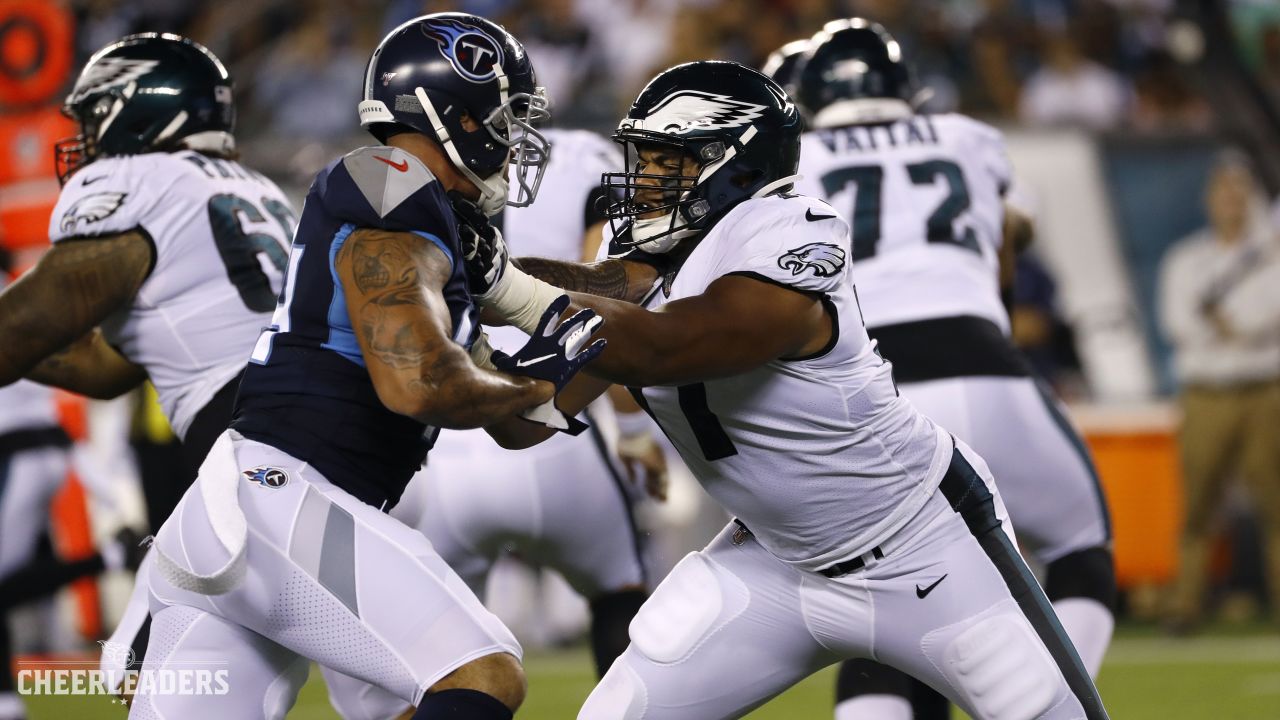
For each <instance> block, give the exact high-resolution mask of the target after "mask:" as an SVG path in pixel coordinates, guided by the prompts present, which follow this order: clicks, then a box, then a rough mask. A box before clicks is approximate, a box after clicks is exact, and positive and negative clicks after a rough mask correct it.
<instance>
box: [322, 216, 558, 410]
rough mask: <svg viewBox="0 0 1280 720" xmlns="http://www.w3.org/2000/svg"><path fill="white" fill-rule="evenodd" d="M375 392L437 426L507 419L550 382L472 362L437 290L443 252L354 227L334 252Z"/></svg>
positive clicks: (403, 236)
mask: <svg viewBox="0 0 1280 720" xmlns="http://www.w3.org/2000/svg"><path fill="white" fill-rule="evenodd" d="M335 266H336V268H337V271H338V279H339V280H340V281H341V283H342V288H343V291H344V292H345V294H346V298H347V312H348V313H349V314H350V316H351V325H352V327H353V328H354V329H355V334H356V338H357V339H358V340H359V343H360V351H361V353H362V354H363V355H364V359H365V363H366V365H367V367H368V369H369V376H370V378H372V380H373V387H374V389H375V390H376V391H377V393H378V398H379V399H380V400H382V403H383V404H384V405H386V406H387V408H388V409H390V410H391V411H392V412H397V413H400V414H401V415H408V416H409V417H412V418H414V419H415V420H418V421H419V422H423V423H426V424H428V425H434V426H436V427H442V428H455V429H460V428H474V427H483V426H486V425H491V424H493V423H496V422H499V421H503V420H507V419H509V418H511V417H513V416H514V415H516V414H517V413H519V412H521V411H523V410H527V409H529V408H532V407H535V406H537V405H540V404H542V403H544V402H546V401H547V400H550V399H551V397H552V395H554V394H555V386H554V385H552V384H551V383H549V382H543V381H540V380H533V379H531V378H526V377H517V376H511V375H506V374H503V373H499V372H493V371H489V370H484V369H481V368H479V367H477V366H476V364H475V363H474V362H472V360H471V356H470V355H469V354H468V353H467V351H466V350H465V349H463V348H462V346H460V345H458V344H457V343H455V342H454V341H453V340H452V326H451V323H450V319H449V310H448V306H447V305H446V304H445V300H444V296H443V295H441V290H442V289H443V288H444V286H445V283H446V282H448V279H449V273H450V271H451V267H450V264H449V258H448V257H446V256H445V254H444V253H443V252H442V251H441V250H440V249H439V248H437V247H436V246H435V245H433V244H431V243H430V242H427V241H425V240H423V239H422V238H421V237H418V236H417V235H413V234H411V233H403V232H389V231H385V230H374V229H368V228H366V229H361V230H357V231H355V232H353V233H352V234H351V236H350V237H348V238H347V241H346V243H345V244H343V246H342V249H341V250H339V251H338V255H337V258H336V259H335Z"/></svg>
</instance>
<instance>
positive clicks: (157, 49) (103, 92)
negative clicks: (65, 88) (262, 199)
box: [55, 33, 236, 183]
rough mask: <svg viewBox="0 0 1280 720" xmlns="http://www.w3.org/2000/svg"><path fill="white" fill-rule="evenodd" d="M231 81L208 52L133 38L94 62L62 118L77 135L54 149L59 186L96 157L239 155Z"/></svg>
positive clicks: (178, 42)
mask: <svg viewBox="0 0 1280 720" xmlns="http://www.w3.org/2000/svg"><path fill="white" fill-rule="evenodd" d="M231 88H232V82H231V76H230V75H229V74H227V69H226V68H225V67H223V65H222V63H221V62H220V61H219V60H218V58H217V57H215V56H214V54H213V53H211V52H209V50H207V49H206V48H205V47H204V46H203V45H201V44H200V43H197V42H195V41H194V40H190V39H188V38H185V37H182V36H180V35H172V34H169V33H139V34H137V35H129V36H127V37H124V38H122V39H120V40H119V41H117V42H114V43H112V44H110V45H108V46H107V47H105V48H103V49H101V50H99V51H98V52H96V53H94V54H93V57H91V58H89V62H87V63H86V64H85V66H84V70H82V71H81V72H80V77H79V78H78V79H77V80H76V84H75V86H74V87H72V89H71V93H70V94H69V95H67V99H66V101H65V102H64V103H63V106H62V112H63V114H64V115H66V116H67V117H69V118H71V119H72V120H75V121H76V123H77V124H79V126H80V134H79V135H77V136H75V137H73V138H68V139H65V140H61V141H59V142H58V143H57V145H56V146H55V157H56V161H57V168H58V179H59V180H60V181H62V182H64V183H65V182H66V180H67V178H69V177H71V175H72V174H73V173H74V172H75V171H76V170H78V169H80V168H81V167H83V166H85V165H87V164H88V163H90V162H93V161H94V160H95V159H97V158H99V157H112V156H117V155H139V154H142V153H149V152H169V151H174V150H180V149H184V148H185V149H191V150H199V151H202V152H211V153H216V154H220V155H230V154H232V153H233V152H234V151H235V138H234V137H233V136H232V134H231V133H232V131H233V130H234V129H235V121H236V110H235V104H234V102H233V100H232V97H231Z"/></svg>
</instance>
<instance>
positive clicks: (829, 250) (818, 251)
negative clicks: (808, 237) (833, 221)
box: [778, 242, 845, 277]
mask: <svg viewBox="0 0 1280 720" xmlns="http://www.w3.org/2000/svg"><path fill="white" fill-rule="evenodd" d="M844 258H845V254H844V248H842V247H840V246H839V245H832V244H831V243H823V242H816V243H809V244H808V245H804V246H802V247H798V248H796V249H795V250H791V251H788V252H787V253H786V254H785V255H783V256H782V257H780V258H778V267H780V268H782V269H783V270H790V271H791V274H792V275H799V274H800V273H802V272H804V271H805V270H806V269H809V268H812V269H813V274H814V275H817V276H818V277H831V276H833V275H835V274H837V273H839V272H840V269H841V268H843V267H844Z"/></svg>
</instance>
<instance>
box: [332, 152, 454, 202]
mask: <svg viewBox="0 0 1280 720" xmlns="http://www.w3.org/2000/svg"><path fill="white" fill-rule="evenodd" d="M342 166H343V168H345V169H346V171H347V174H348V175H350V176H351V181H352V183H353V184H354V185H355V186H356V188H357V189H359V190H360V193H361V194H362V195H364V198H365V200H367V201H368V203H369V207H371V208H373V210H374V212H376V213H378V215H379V216H380V217H386V216H387V215H388V214H390V213H391V211H392V210H394V209H395V208H396V207H397V206H399V205H400V203H402V202H404V201H405V200H406V199H408V198H409V196H411V195H413V194H414V193H415V192H417V191H418V190H419V189H421V188H423V187H425V186H427V185H429V184H431V183H433V182H435V181H436V176H435V175H433V174H431V171H430V170H428V169H427V166H426V165H424V164H423V163H422V161H421V160H419V159H418V158H416V157H414V156H413V155H410V154H409V153H407V152H405V151H404V150H401V149H399V148H393V147H363V148H360V149H358V150H353V151H351V152H350V153H347V155H346V156H345V157H343V158H342Z"/></svg>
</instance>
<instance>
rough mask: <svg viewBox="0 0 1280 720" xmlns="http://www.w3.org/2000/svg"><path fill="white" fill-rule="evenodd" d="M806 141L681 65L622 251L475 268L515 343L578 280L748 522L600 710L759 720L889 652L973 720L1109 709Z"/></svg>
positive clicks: (660, 96) (636, 165)
mask: <svg viewBox="0 0 1280 720" xmlns="http://www.w3.org/2000/svg"><path fill="white" fill-rule="evenodd" d="M800 124H801V122H800V116H799V113H798V112H797V110H796V108H795V106H794V105H793V104H792V102H791V101H790V100H789V99H788V97H787V95H786V94H785V93H784V92H783V90H782V88H780V87H779V86H778V85H777V84H776V83H774V82H773V81H771V80H769V79H768V78H767V77H765V76H764V75H762V74H760V73H758V72H756V71H755V70H752V69H749V68H746V67H743V66H741V65H738V64H736V63H730V62H715V61H705V62H694V63H689V64H685V65H679V66H676V67H674V68H671V69H669V70H667V71H665V72H663V73H661V74H660V75H658V76H657V77H656V78H655V79H654V80H652V81H651V82H650V83H649V85H648V86H647V87H646V88H645V89H644V90H643V91H642V92H641V93H640V96H639V97H638V98H637V100H636V101H635V103H634V105H632V108H631V110H630V112H629V113H628V115H627V117H626V118H625V119H623V120H622V122H621V124H620V125H619V127H618V131H617V133H616V135H615V139H617V140H618V141H619V142H621V143H623V144H624V146H625V148H626V151H627V159H628V164H627V166H626V168H627V170H626V171H625V172H620V173H611V174H609V175H607V176H606V179H605V184H606V186H607V187H611V188H615V189H617V190H620V191H621V192H622V193H623V198H622V200H620V201H619V202H618V203H616V204H614V205H613V206H612V207H611V208H610V216H611V218H612V219H613V220H615V221H616V222H617V227H616V228H615V237H614V240H613V242H612V243H611V248H612V252H611V255H610V259H608V260H605V261H604V262H601V263H599V264H596V265H585V266H584V265H573V264H568V263H562V262H555V261H551V260H541V259H540V260H536V261H529V260H524V259H522V260H521V261H520V263H519V266H518V267H517V266H515V265H512V264H511V263H504V262H503V258H504V257H505V253H504V251H503V249H502V248H501V246H500V243H497V242H493V243H491V244H490V245H485V244H484V243H480V244H478V247H479V248H481V249H478V250H477V251H476V252H475V253H474V257H475V260H474V261H473V262H472V263H471V267H472V270H471V275H472V277H475V278H477V282H476V283H475V286H474V289H476V290H477V291H480V292H481V296H480V297H481V300H482V302H483V303H484V304H485V305H486V306H487V307H488V308H489V309H490V310H492V311H494V312H497V313H498V314H500V315H501V316H502V317H504V318H506V319H507V320H508V321H510V322H512V323H513V324H515V325H516V326H517V327H521V328H524V329H526V330H533V329H535V328H536V326H537V324H538V322H539V318H540V317H541V316H542V314H543V313H544V312H545V311H546V309H547V308H552V309H557V308H559V307H560V306H559V305H558V304H557V298H559V297H561V293H562V292H564V290H562V289H561V288H567V289H569V290H571V291H575V292H572V293H571V295H570V297H571V299H572V301H573V302H572V307H577V308H591V309H594V310H596V312H598V313H599V314H600V316H601V317H603V318H605V319H606V320H605V322H606V325H605V327H606V329H605V330H604V332H603V333H602V335H603V336H604V337H607V338H608V339H609V346H608V348H607V349H606V350H605V351H604V352H603V353H602V354H601V355H600V357H599V358H598V359H597V360H596V361H595V363H593V365H592V366H591V367H590V368H589V372H590V373H591V374H593V375H595V376H597V377H596V378H595V379H594V382H596V383H597V384H598V383H602V382H614V383H622V384H626V385H629V386H631V387H634V388H636V392H637V397H638V398H639V399H640V400H641V401H642V404H643V405H644V406H645V407H646V408H647V409H648V410H649V411H650V412H651V413H652V414H653V416H654V417H655V418H656V419H657V421H658V424H659V425H660V426H661V427H662V428H663V430H664V431H665V432H666V433H667V434H668V435H669V436H670V437H671V439H672V441H673V442H674V444H675V445H676V447H677V449H678V450H679V452H680V455H681V457H682V458H683V459H684V461H685V463H686V464H687V465H688V466H689V468H690V469H691V470H692V471H693V473H694V475H695V476H697V477H698V479H699V480H700V481H701V482H702V483H703V485H704V486H705V488H706V490H707V492H708V493H710V494H711V495H712V496H713V497H715V498H716V499H717V500H719V501H720V502H721V504H723V505H724V506H725V507H726V508H727V509H728V510H729V511H730V512H732V513H733V514H734V515H736V518H737V519H736V521H735V522H733V523H730V524H729V525H728V526H727V527H726V528H725V529H724V530H723V532H721V534H720V535H719V536H718V537H716V538H715V539H714V540H713V541H712V542H711V544H710V545H709V546H708V547H707V548H706V549H704V550H703V551H701V552H697V553H693V554H691V555H689V556H688V557H686V558H685V559H684V560H683V561H681V562H680V564H678V565H677V566H676V567H675V568H674V569H673V570H672V571H671V574H670V575H668V576H667V578H666V579H665V580H664V581H663V582H662V584H661V585H660V586H659V587H658V588H657V590H656V591H655V592H654V594H653V596H652V597H650V599H649V600H648V601H647V602H646V603H645V605H644V607H642V608H641V610H640V612H639V614H638V615H637V616H636V619H635V620H634V621H633V622H632V624H631V645H630V646H629V647H628V649H627V650H626V652H624V653H623V654H622V656H621V657H619V658H618V660H617V661H616V662H615V663H614V664H613V666H612V667H611V668H610V669H609V672H608V673H606V675H605V677H604V679H603V680H602V681H601V682H600V684H599V685H598V686H597V687H596V689H595V690H594V691H593V692H592V694H591V696H590V697H589V698H588V699H587V701H586V704H585V705H584V707H583V708H582V710H581V712H580V714H579V717H580V718H584V719H587V720H595V719H597V718H618V717H626V718H633V719H639V718H672V719H674V718H688V719H690V720H693V719H695V718H696V719H697V720H710V719H713V718H730V717H739V716H741V715H743V714H745V713H746V712H748V711H749V710H751V709H752V708H754V707H756V706H758V705H760V704H762V703H764V702H765V701H767V700H768V699H769V698H771V697H773V696H774V695H776V694H777V693H779V692H781V691H783V690H784V689H786V688H787V687H789V686H791V685H792V684H794V683H795V682H797V681H799V680H800V679H801V678H803V677H805V676H806V675H808V674H810V673H812V672H814V671H815V670H817V669H819V668H821V667H823V666H825V665H829V664H832V663H835V662H838V661H840V660H844V659H849V658H856V657H875V658H878V659H879V660H881V661H883V662H886V663H888V664H890V665H892V666H893V667H895V668H898V669H900V670H903V671H905V672H907V673H908V674H910V675H913V676H915V677H918V678H921V679H923V680H925V681H927V682H928V683H929V684H930V685H933V686H934V687H937V688H939V689H941V690H942V691H944V693H945V694H946V695H947V696H948V697H949V698H950V699H951V700H952V701H954V702H956V703H958V704H959V705H960V706H961V707H963V708H964V710H965V711H967V712H968V713H969V714H970V715H971V716H972V717H974V718H979V719H982V718H997V717H998V718H1007V717H1018V718H1080V717H1087V718H1091V719H1096V718H1105V717H1106V713H1105V711H1104V710H1103V707H1102V703H1101V700H1100V699H1099V697H1098V694H1097V691H1096V690H1095V688H1094V687H1093V683H1092V681H1091V680H1090V678H1089V675H1088V673H1086V672H1085V670H1084V668H1083V666H1082V665H1081V663H1080V659H1079V657H1078V656H1077V655H1076V653H1075V650H1074V648H1073V647H1072V646H1071V643H1070V640H1068V639H1067V638H1066V636H1065V635H1064V634H1063V633H1062V629H1061V626H1060V625H1059V624H1058V621H1057V618H1056V616H1055V615H1054V613H1053V609H1052V608H1051V607H1050V606H1049V604H1048V601H1047V600H1046V599H1045V597H1044V593H1043V591H1041V589H1040V586H1039V585H1038V584H1037V583H1036V581H1035V579H1034V577H1033V576H1032V575H1031V573H1030V571H1029V570H1028V569H1027V567H1026V565H1025V564H1024V563H1023V561H1022V559H1021V557H1020V556H1019V555H1018V553H1017V550H1016V549H1015V547H1014V544H1013V540H1012V534H1011V531H1010V530H1009V529H1008V527H1007V523H1006V522H1005V514H1004V508H1003V505H1002V503H1001V502H1000V500H999V494H998V493H997V492H996V490H995V487H994V485H993V483H992V481H991V477H990V474H989V472H988V471H987V469H986V466H985V464H984V463H983V462H982V461H981V459H980V458H979V457H978V456H977V455H976V454H974V453H973V452H972V451H971V450H969V448H968V447H967V446H966V445H965V444H964V443H963V442H959V441H956V440H954V439H953V438H952V436H951V435H950V434H948V433H947V432H946V431H944V430H942V429H940V428H939V427H938V426H936V425H935V424H934V423H933V422H931V421H930V420H929V419H927V418H926V417H925V416H924V415H922V414H920V413H919V412H917V411H916V410H915V409H914V408H913V407H912V406H911V404H910V403H908V402H907V401H906V400H905V399H904V398H902V397H901V396H899V394H898V393H897V391H896V389H895V387H894V385H893V379H892V371H891V366H890V365H889V364H888V363H887V362H885V361H883V360H882V359H881V358H880V357H879V356H878V355H877V354H876V353H875V351H874V346H873V344H872V343H871V341H870V339H869V338H868V337H867V333H866V330H865V328H864V327H863V324H862V317H861V313H860V312H859V309H858V304H857V299H856V296H855V293H854V287H853V282H852V279H851V275H850V272H849V263H850V260H851V255H852V254H853V248H852V247H851V245H850V241H849V226H848V225H847V224H846V223H845V222H844V220H842V219H841V218H840V217H839V215H837V214H836V213H835V212H834V211H833V210H832V209H831V207H830V206H829V205H827V204H826V203H824V202H822V201H821V200H816V199H812V198H809V197H805V196H801V195H795V194H791V193H790V192H788V190H789V188H790V187H791V185H792V183H793V182H794V181H795V176H794V174H793V173H794V172H795V169H796V163H797V160H798V155H799V150H800ZM485 237H486V236H485V235H482V234H478V235H477V238H485ZM498 270H503V271H502V272H498ZM533 275H537V276H540V277H539V278H535V277H534V276H533ZM547 281H552V282H555V283H556V284H557V285H559V286H560V287H555V286H553V285H550V284H548V282H547ZM583 290H587V291H593V292H595V293H600V294H608V295H611V296H613V297H614V298H624V297H625V298H627V299H630V300H639V301H640V302H639V306H637V305H635V304H630V303H628V302H623V301H620V300H618V299H609V298H606V297H602V296H600V295H599V294H595V295H593V294H586V293H582V292H576V291H583ZM591 381H592V378H587V377H585V376H584V378H583V380H580V382H579V384H578V385H577V386H575V387H574V388H572V389H570V391H568V392H567V393H566V394H565V396H564V398H563V405H562V407H563V408H564V409H565V410H566V411H570V410H572V409H573V407H574V406H575V405H576V404H578V403H580V402H581V399H582V397H587V396H589V395H590V392H589V390H590V389H591V388H589V387H588V385H590V384H591ZM579 393H581V395H579ZM1011 659H1012V660H1011Z"/></svg>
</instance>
